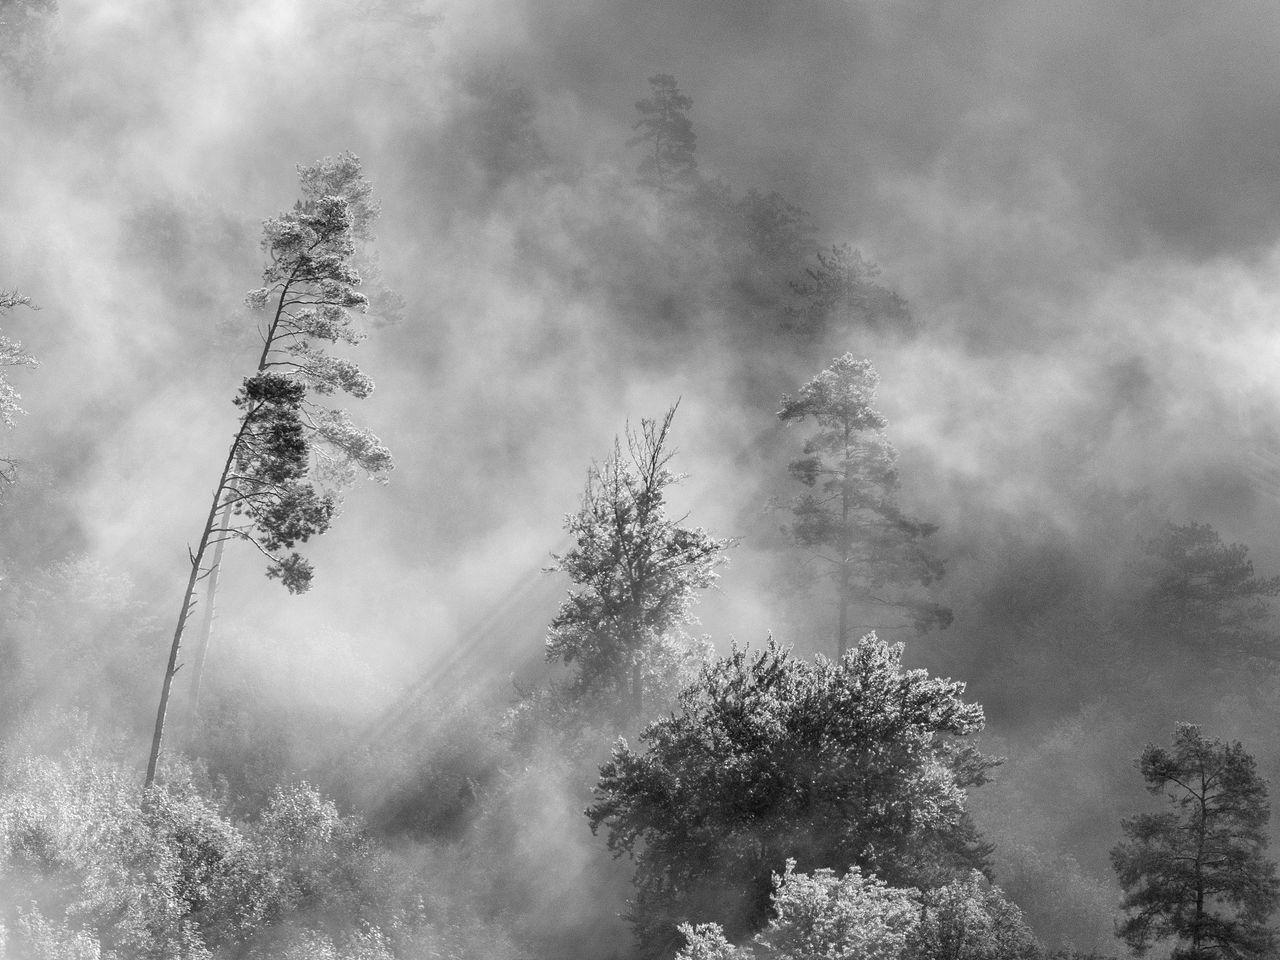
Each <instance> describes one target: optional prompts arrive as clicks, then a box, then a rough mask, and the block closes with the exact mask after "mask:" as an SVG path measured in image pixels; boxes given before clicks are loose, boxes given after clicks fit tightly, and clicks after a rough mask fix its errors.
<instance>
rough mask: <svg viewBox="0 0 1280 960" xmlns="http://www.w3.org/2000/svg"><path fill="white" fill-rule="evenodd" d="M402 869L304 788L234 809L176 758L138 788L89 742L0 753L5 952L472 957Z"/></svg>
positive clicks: (135, 957) (84, 959) (62, 959)
mask: <svg viewBox="0 0 1280 960" xmlns="http://www.w3.org/2000/svg"><path fill="white" fill-rule="evenodd" d="M411 877H412V875H411V874H410V873H407V872H406V871H405V869H404V868H403V867H402V865H400V864H399V863H398V862H397V861H396V860H395V859H394V858H393V857H392V856H390V855H389V853H388V852H387V851H385V850H383V849H381V848H380V847H379V846H378V845H377V844H375V843H373V842H372V841H371V839H370V838H369V837H368V836H367V834H366V833H365V831H364V829H363V827H362V826H361V824H360V823H359V822H358V821H356V820H354V819H352V818H350V817H344V816H342V815H340V814H339V812H338V810H337V808H336V807H335V806H334V804H333V803H332V802H331V801H329V800H327V799H326V798H324V797H323V796H321V795H320V794H319V793H318V792H317V791H316V790H315V788H313V787H311V786H309V785H308V784H305V783H294V784H284V785H281V786H279V787H278V788H276V789H275V790H274V791H273V793H272V794H271V795H270V796H269V797H268V798H266V799H265V803H264V805H263V806H262V808H261V809H260V810H259V811H257V812H256V813H254V814H252V815H251V816H248V817H235V816H232V815H230V814H229V813H228V812H227V809H226V802H225V800H221V799H218V798H217V797H216V795H211V794H210V792H209V790H208V788H207V786H206V787H204V788H201V787H200V785H199V782H198V779H197V778H194V777H193V776H192V773H191V771H189V770H185V769H183V768H181V767H174V768H170V769H169V770H168V775H167V776H166V777H165V779H164V786H162V787H154V788H151V789H150V790H148V791H147V792H146V793H145V794H142V793H140V791H139V789H138V786H137V781H136V778H135V776H134V774H133V772H132V771H131V770H130V769H129V768H128V767H126V766H123V765H119V764H117V763H116V762H114V761H112V760H110V759H108V758H107V755H106V754H104V752H103V750H102V749H101V747H100V746H97V747H90V746H87V745H86V746H82V747H77V748H74V749H72V750H71V751H69V752H67V753H66V754H64V755H62V756H57V757H48V756H40V755H36V754H31V753H27V752H8V753H6V754H5V755H4V756H3V758H2V762H0V890H5V891H9V892H10V898H9V899H7V900H6V901H5V902H4V903H3V904H2V905H0V930H2V931H3V935H4V937H5V938H6V939H7V948H8V950H9V951H10V954H9V955H14V956H18V957H23V958H31V960H72V958H74V960H89V958H93V960H98V958H106V960H144V958H156V960H161V958H164V960H169V958H173V957H184V958H188V960H200V958H220V960H221V958H228V960H229V958H246V960H247V958H255V960H256V958H263V960H265V958H268V957H270V958H279V957H288V958H296V960H303V958H307V960H315V958H318V957H323V958H332V960H391V958H393V957H396V956H407V955H423V954H425V953H431V952H433V951H439V952H443V953H448V954H449V955H450V956H468V955H470V954H468V953H467V950H468V948H467V947H466V946H465V945H464V944H463V942H462V940H461V937H460V935H459V930H458V926H457V920H456V919H455V918H453V917H451V916H450V915H449V914H448V912H447V910H446V908H444V907H443V906H438V905H433V904H432V896H431V894H430V893H429V891H427V890H426V889H425V888H424V887H423V886H422V884H421V882H420V881H413V880H412V879H411ZM19 891H21V893H22V896H20V897H19V896H14V895H13V894H16V893H17V892H19ZM488 949H491V950H494V951H495V952H496V954H497V955H498V956H502V955H503V952H504V948H503V947H502V946H501V945H500V944H497V943H490V944H489V945H488ZM486 955H492V954H486Z"/></svg>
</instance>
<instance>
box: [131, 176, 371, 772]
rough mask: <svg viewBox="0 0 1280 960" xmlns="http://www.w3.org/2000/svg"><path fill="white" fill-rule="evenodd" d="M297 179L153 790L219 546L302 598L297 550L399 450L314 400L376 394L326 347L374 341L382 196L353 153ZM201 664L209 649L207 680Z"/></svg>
mask: <svg viewBox="0 0 1280 960" xmlns="http://www.w3.org/2000/svg"><path fill="white" fill-rule="evenodd" d="M298 180H299V184H300V187H301V197H300V199H298V200H297V202H296V203H295V204H294V206H293V209H292V210H291V211H288V212H286V213H282V214H280V215H279V216H277V217H271V218H269V219H267V220H266V221H265V222H264V224H263V240H262V248H263V250H264V252H265V253H266V254H267V265H266V267H265V269H264V270H263V278H262V279H263V285H262V286H261V287H259V288H257V289H256V290H252V291H250V292H249V294H248V295H247V296H246V298H245V299H246V302H247V303H248V305H249V306H250V307H252V308H256V309H259V310H262V311H264V312H265V314H266V318H265V319H264V320H263V322H262V324H261V326H260V333H261V336H262V351H261V353H260V354H259V357H258V362H257V369H256V370H255V372H254V373H253V374H252V375H251V376H249V377H247V378H245V380H244V382H243V384H242V386H241V388H240V391H239V393H238V394H237V396H236V398H235V400H234V402H235V405H236V407H237V408H238V409H239V410H240V423H239V428H238V429H237V431H236V434H235V436H234V438H233V439H232V442H231V447H230V449H229V450H228V452H227V456H226V459H225V461H224V464H223V468H222V473H221V475H220V476H219V478H218V482H217V484H216V486H215V487H214V494H213V501H212V503H211V505H210V507H209V512H208V514H207V516H206V518H205V523H204V527H203V529H202V531H201V534H200V540H199V542H198V545H197V546H196V547H195V549H193V550H191V551H190V557H189V559H190V570H189V574H188V578H187V587H186V591H185V593H184V594H183V599H182V605H181V608H180V610H179V612H178V622H177V626H176V627H175V629H174V635H173V642H172V644H171V646H170V651H169V660H168V664H167V666H166V668H165V674H164V679H163V682H162V686H161V693H160V705H159V707H158V709H157V711H156V724H155V732H154V734H153V737H152V745H151V756H150V758H149V760H148V763H147V784H148V785H150V783H151V782H152V780H153V779H154V777H155V772H156V764H157V761H158V759H159V755H160V749H161V745H162V739H163V734H164V724H165V714H166V711H167V709H168V702H169V692H170V689H171V687H172V683H173V677H174V675H175V674H176V673H177V671H178V669H179V666H180V664H179V662H178V656H179V653H180V650H181V647H182V638H183V631H184V630H185V628H186V624H187V620H188V618H189V617H190V615H191V612H192V609H193V607H194V605H195V591H196V587H197V584H198V583H199V582H200V581H201V580H202V579H204V578H205V577H216V573H217V568H218V565H219V563H220V561H221V545H222V544H223V543H225V542H226V541H228V540H242V541H245V542H248V543H249V544H251V545H252V546H254V547H255V548H257V549H258V551H259V552H261V553H262V554H263V555H264V556H265V557H266V558H267V564H268V565H267V575H268V576H269V577H272V578H275V579H278V580H280V581H281V583H282V584H283V585H284V586H285V587H286V588H287V589H288V590H289V592H290V593H302V592H304V591H306V590H307V589H309V588H310V586H311V579H312V572H313V571H312V567H311V563H310V562H309V561H308V560H306V559H305V558H304V557H303V556H302V555H301V554H300V553H299V552H298V551H297V550H296V549H295V548H296V546H297V545H298V544H299V543H303V542H305V541H307V540H308V539H310V538H311V537H312V536H314V535H316V534H320V533H324V531H325V530H326V529H327V528H328V526H329V521H330V520H331V519H332V518H333V516H334V513H335V512H336V510H337V507H338V504H339V491H340V489H341V487H342V486H344V485H346V484H348V483H350V482H351V481H352V479H354V477H355V476H356V475H357V473H359V472H360V471H363V472H365V473H367V474H368V475H369V476H371V477H381V476H382V475H383V474H385V473H386V471H388V470H390V469H391V454H390V452H389V451H388V450H387V448H386V447H385V446H383V445H382V443H381V442H380V441H379V440H378V438H377V437H375V436H373V434H371V433H369V432H368V431H365V430H362V429H360V428H359V427H357V426H355V424H354V423H352V422H351V420H350V418H349V416H348V415H347V414H346V412H345V411H341V410H334V409H331V408H329V407H327V406H325V405H324V404H322V403H320V402H319V401H318V400H316V399H315V398H317V397H320V398H324V397H328V396H331V395H333V394H334V393H335V392H339V391H340V392H345V393H347V394H350V395H351V396H354V397H357V398H359V397H367V396H368V395H369V394H370V392H372V390H373V381H372V380H370V379H369V377H368V376H366V375H365V374H364V373H363V372H362V371H361V370H360V368H359V367H358V366H357V365H356V364H355V363H354V362H352V361H351V360H349V359H347V358H345V357H342V356H339V355H335V354H333V353H331V352H329V350H328V349H326V348H325V346H324V345H325V344H346V345H354V344H357V343H359V342H360V341H361V340H362V339H363V337H364V334H363V332H362V331H361V330H360V329H358V328H357V327H356V325H355V314H356V313H362V312H364V311H365V310H366V309H367V307H368V298H367V297H366V296H365V294H363V293H362V292H360V291H359V290H357V289H356V288H357V287H358V286H359V285H360V283H361V277H360V273H359V271H358V269H357V243H358V242H360V241H368V240H371V239H372V236H373V234H372V225H373V221H374V219H375V218H376V216H377V213H378V206H377V204H376V203H375V201H374V200H373V189H372V187H371V186H370V185H369V182H368V181H367V180H365V179H364V178H363V177H362V176H361V174H360V161H359V159H358V158H357V157H355V156H354V155H352V154H343V155H341V156H339V157H338V158H336V159H325V160H322V161H320V162H318V163H314V164H311V165H308V166H302V167H299V168H298ZM219 515H221V517H222V520H221V523H219V519H218V518H219ZM211 547H213V548H215V554H214V558H213V562H212V563H211V564H210V563H208V562H207V560H206V555H207V553H208V551H209V549H210V548H211ZM212 582H213V581H212V580H211V584H212ZM209 602H210V603H212V597H210V599H209ZM202 657H203V651H201V653H200V655H199V656H198V659H197V670H196V675H197V676H198V673H199V660H200V659H202Z"/></svg>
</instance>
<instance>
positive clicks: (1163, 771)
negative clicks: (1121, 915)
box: [1111, 723, 1280, 960]
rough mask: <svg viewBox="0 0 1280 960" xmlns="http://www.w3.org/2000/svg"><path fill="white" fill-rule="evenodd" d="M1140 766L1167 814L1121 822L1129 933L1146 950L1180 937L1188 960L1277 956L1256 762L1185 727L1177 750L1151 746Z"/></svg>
mask: <svg viewBox="0 0 1280 960" xmlns="http://www.w3.org/2000/svg"><path fill="white" fill-rule="evenodd" d="M1138 766H1139V769H1140V770H1141V771H1142V776H1143V779H1144V780H1146V783H1147V789H1148V790H1149V791H1150V792H1151V793H1153V794H1156V795H1159V794H1161V793H1163V794H1165V797H1166V800H1167V802H1168V806H1169V809H1168V810H1166V811H1165V812H1163V813H1148V814H1141V815H1139V816H1136V817H1131V818H1129V819H1127V820H1124V821H1123V822H1122V824H1121V826H1122V828H1123V830H1124V834H1125V837H1126V839H1125V840H1124V841H1123V842H1122V843H1120V844H1118V845H1117V846H1116V847H1115V848H1114V849H1113V850H1112V852H1111V862H1112V864H1113V866H1114V867H1115V870H1116V873H1117V874H1118V875H1119V879H1120V884H1121V886H1122V887H1123V888H1124V890H1125V897H1124V901H1123V903H1122V904H1121V906H1122V908H1123V909H1124V911H1125V913H1126V914H1127V916H1126V918H1125V920H1124V922H1123V923H1122V924H1121V925H1120V928H1119V929H1120V934H1121V936H1123V937H1124V939H1125V941H1126V942H1127V943H1128V944H1129V945H1130V946H1131V947H1132V948H1133V949H1134V950H1135V951H1137V952H1138V953H1143V952H1145V951H1146V950H1147V949H1148V948H1149V947H1150V946H1151V944H1152V943H1153V942H1154V941H1158V940H1164V939H1166V938H1172V939H1174V940H1176V941H1177V942H1178V947H1177V949H1176V950H1175V951H1174V956H1175V957H1177V958H1185V960H1202V958H1209V957H1223V956H1228V957H1262V956H1270V955H1271V954H1272V952H1273V951H1274V949H1275V937H1274V935H1273V934H1272V932H1271V931H1270V930H1269V929H1268V928H1267V917H1268V916H1269V915H1270V913H1271V912H1272V911H1273V910H1274V909H1275V906H1276V902H1277V897H1278V896H1280V881H1277V879H1276V867H1275V864H1274V863H1273V862H1272V861H1270V860H1267V859H1266V857H1265V856H1264V852H1265V850H1266V847H1267V835H1266V825H1267V820H1268V818H1269V817H1270V807H1269V805H1268V803H1267V785H1266V781H1264V780H1263V779H1262V778H1261V777H1259V776H1258V774H1257V770H1256V768H1255V764H1254V761H1253V758H1252V757H1251V756H1250V755H1249V754H1247V753H1246V752H1245V751H1244V748H1243V747H1242V746H1241V745H1240V744H1239V743H1233V744H1226V743H1223V742H1222V741H1220V740H1216V739H1210V738H1207V737H1204V736H1202V735H1201V733H1200V728H1199V727H1196V726H1194V725H1193V724H1187V723H1180V724H1178V725H1177V727H1176V729H1175V730H1174V735H1173V747H1172V749H1166V748H1164V747H1159V746H1156V745H1154V744H1148V745H1147V747H1146V749H1145V750H1143V751H1142V756H1141V757H1140V758H1139V760H1138Z"/></svg>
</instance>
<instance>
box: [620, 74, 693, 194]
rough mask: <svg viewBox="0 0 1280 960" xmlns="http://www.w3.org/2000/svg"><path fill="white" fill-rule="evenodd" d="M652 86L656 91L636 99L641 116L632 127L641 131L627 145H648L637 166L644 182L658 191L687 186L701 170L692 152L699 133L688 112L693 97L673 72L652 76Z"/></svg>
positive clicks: (650, 81) (650, 84)
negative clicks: (688, 95)
mask: <svg viewBox="0 0 1280 960" xmlns="http://www.w3.org/2000/svg"><path fill="white" fill-rule="evenodd" d="M649 86H650V87H652V88H653V95H652V96H651V97H649V99H647V100H638V101H636V109H637V110H639V111H640V119H639V120H637V121H636V122H635V124H633V126H632V129H634V130H639V131H640V132H639V133H638V134H637V135H636V136H634V137H632V138H631V139H630V140H629V141H627V145H628V146H632V147H634V146H637V145H640V144H643V145H644V146H645V151H646V152H645V156H644V159H642V160H641V161H640V167H639V170H638V172H639V174H640V179H641V182H642V183H645V184H648V185H649V186H651V187H653V188H655V189H657V190H659V191H666V190H670V189H672V188H673V187H676V186H688V185H690V184H692V183H693V182H694V181H695V180H696V178H697V173H698V164H697V161H696V160H695V159H694V156H693V151H694V144H695V142H696V140H697V137H696V136H695V135H694V132H693V123H692V122H691V121H690V120H689V117H688V114H687V111H688V110H689V108H690V107H692V106H693V100H692V99H690V98H689V97H687V96H685V95H684V94H682V93H681V92H680V89H679V87H677V86H676V78H675V77H673V76H671V75H670V74H666V73H659V74H656V75H654V76H652V77H650V78H649Z"/></svg>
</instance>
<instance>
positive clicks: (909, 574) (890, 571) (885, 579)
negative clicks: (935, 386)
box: [778, 353, 951, 654]
mask: <svg viewBox="0 0 1280 960" xmlns="http://www.w3.org/2000/svg"><path fill="white" fill-rule="evenodd" d="M879 382H880V377H879V375H878V374H877V373H876V371H875V368H874V367H873V366H872V365H871V361H870V360H857V359H855V358H854V356H853V354H850V353H846V354H845V355H844V356H842V357H837V358H836V359H835V360H834V361H833V362H832V364H831V366H830V367H828V368H827V369H826V370H824V371H822V373H820V374H818V375H817V376H816V377H814V378H813V379H812V380H810V381H809V382H808V383H806V384H805V385H804V386H802V387H801V388H800V392H799V393H798V394H797V395H796V396H794V397H792V396H784V397H783V398H782V409H781V410H779V411H778V418H779V419H780V420H782V422H783V423H798V422H800V421H803V420H806V419H812V420H814V421H815V422H816V424H817V426H818V431H817V432H816V433H814V434H813V435H812V436H810V437H809V439H808V440H806V441H805V445H804V454H805V455H804V457H802V458H801V459H798V460H795V461H793V462H792V463H791V465H790V472H791V475H792V476H793V477H794V478H795V479H797V480H799V481H800V482H801V483H803V484H804V485H805V486H806V487H810V488H811V489H812V490H813V493H809V494H805V495H803V496H801V497H799V498H798V499H796V500H795V501H794V502H793V504H792V515H793V517H794V522H793V523H792V525H791V526H790V528H789V529H788V532H789V534H790V536H791V538H792V540H793V541H794V542H795V543H796V544H797V545H798V546H800V547H802V548H804V549H805V550H807V551H809V552H810V554H811V556H812V557H813V558H814V559H816V560H817V561H819V562H821V563H825V564H827V565H828V566H829V567H830V568H831V578H832V580H833V581H834V582H835V585H836V609H837V625H836V652H837V653H838V654H843V653H844V651H845V650H846V649H848V647H849V640H850V636H851V634H852V632H853V628H854V626H855V624H853V623H852V622H851V620H850V614H851V611H852V610H853V609H854V608H861V609H864V610H866V611H868V612H869V611H870V610H871V609H884V608H893V609H897V610H899V611H902V612H903V613H905V614H906V615H907V618H908V621H909V623H910V624H911V625H912V626H914V627H915V628H916V629H917V630H920V631H924V630H927V629H929V628H930V627H932V626H935V625H938V626H943V627H945V626H947V625H948V624H949V623H950V622H951V611H950V610H948V609H947V608H946V607H942V606H939V605H938V604H936V603H931V602H929V601H927V600H922V599H919V598H918V597H915V596H913V595H911V594H910V593H909V592H907V590H906V589H905V588H909V587H911V586H912V585H915V584H918V585H920V586H926V587H927V586H929V585H930V584H932V583H933V582H935V581H936V580H938V579H939V578H940V577H941V576H942V574H943V565H942V562H941V561H940V560H938V559H937V558H936V557H935V556H933V555H932V553H930V551H929V550H928V549H927V546H926V543H925V541H926V540H927V539H928V538H929V537H930V536H931V535H932V534H933V533H934V531H935V530H936V529H937V528H936V527H935V526H934V525H933V524H931V523H925V522H922V521H920V520H916V519H914V518H912V517H909V516H907V515H906V514H904V513H903V512H902V510H901V509H900V508H899V506H898V502H897V492H898V483H899V480H898V471H897V467H896V462H897V457H898V454H897V451H896V450H894V448H893V445H892V444H890V443H889V440H888V438H887V437H886V436H885V434H884V428H885V426H886V425H887V421H886V420H885V418H884V417H883V416H882V415H881V414H880V412H879V411H877V410H875V409H874V408H873V407H872V406H871V404H872V403H873V402H874V400H875V394H876V387H877V385H878V384H879ZM857 626H858V627H860V628H865V629H870V628H872V627H876V626H879V627H884V624H875V623H868V624H859V625H857Z"/></svg>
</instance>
